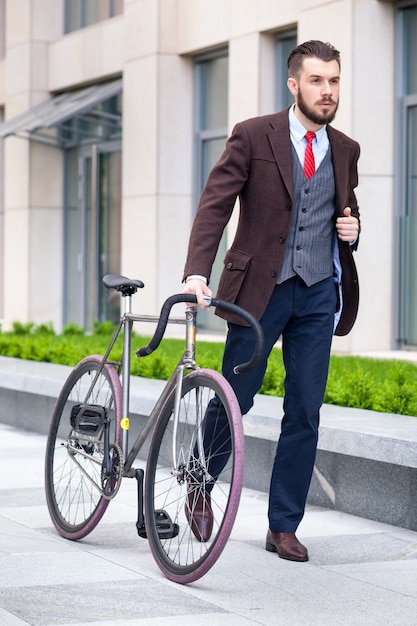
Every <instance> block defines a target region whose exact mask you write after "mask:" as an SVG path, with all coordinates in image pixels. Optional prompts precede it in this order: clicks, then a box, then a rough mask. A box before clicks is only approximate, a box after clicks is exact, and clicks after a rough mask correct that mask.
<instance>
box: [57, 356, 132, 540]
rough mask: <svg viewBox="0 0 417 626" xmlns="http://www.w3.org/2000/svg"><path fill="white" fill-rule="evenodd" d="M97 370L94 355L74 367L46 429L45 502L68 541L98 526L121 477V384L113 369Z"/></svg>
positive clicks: (99, 359) (99, 361)
mask: <svg viewBox="0 0 417 626" xmlns="http://www.w3.org/2000/svg"><path fill="white" fill-rule="evenodd" d="M101 367H102V357H100V356H95V355H93V356H89V357H87V358H85V359H83V360H82V361H80V362H79V363H78V365H76V366H75V368H74V369H73V371H72V372H71V374H70V375H69V377H68V379H67V380H66V382H65V384H64V386H63V388H62V391H61V393H60V395H59V397H58V399H57V401H56V404H55V408H54V411H53V414H52V418H51V423H50V427H49V433H48V439H47V445H46V458H45V489H46V500H47V504H48V509H49V513H50V516H51V519H52V522H53V524H54V526H55V527H56V529H57V530H58V532H59V534H60V535H61V536H62V537H65V538H67V539H73V540H77V539H81V538H82V537H85V536H86V535H88V533H90V532H91V531H92V530H93V529H94V528H95V527H96V526H97V524H98V523H99V521H100V520H101V518H102V517H103V514H104V512H105V510H106V508H107V506H108V504H109V501H110V499H111V498H112V497H114V495H115V493H116V492H117V490H118V488H119V486H120V482H121V479H122V476H123V459H122V453H121V450H120V447H119V446H120V417H121V412H122V409H121V406H122V391H121V386H120V381H119V377H118V375H117V373H116V370H115V369H114V367H112V366H111V365H105V366H104V367H103V368H102V369H101ZM100 369H101V371H100Z"/></svg>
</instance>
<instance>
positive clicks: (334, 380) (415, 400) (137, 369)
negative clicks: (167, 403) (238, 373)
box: [0, 322, 417, 416]
mask: <svg viewBox="0 0 417 626" xmlns="http://www.w3.org/2000/svg"><path fill="white" fill-rule="evenodd" d="M112 330H113V326H112V324H110V323H108V322H106V323H104V324H100V325H99V324H97V325H96V326H95V329H94V332H93V333H91V334H87V333H85V332H84V330H83V329H80V328H78V327H77V326H75V325H74V324H70V325H68V326H67V327H66V328H65V329H64V331H63V333H62V334H60V335H57V334H56V333H55V332H54V330H53V328H52V327H51V326H50V325H45V324H43V325H41V326H35V325H34V324H20V323H18V322H16V323H14V324H13V329H12V331H10V332H3V331H1V329H0V355H2V356H9V357H15V358H19V359H28V360H34V361H46V362H51V363H58V364H64V365H70V366H73V365H75V364H76V363H77V362H78V361H79V360H80V359H82V358H83V357H84V356H86V355H88V354H103V353H104V351H105V349H106V347H107V345H108V343H109V341H110V336H111V334H112ZM148 341H149V338H148V337H143V336H139V335H134V339H133V345H134V350H137V348H139V347H142V346H145V345H147V343H148ZM183 347H184V341H183V340H180V339H164V340H163V341H162V343H161V346H160V348H159V349H158V350H157V351H156V352H154V353H153V354H151V355H150V356H148V357H146V358H142V359H137V358H135V357H134V358H133V359H132V373H133V374H134V375H136V376H143V377H145V378H157V379H162V380H165V379H167V378H168V376H169V375H170V373H171V372H172V371H173V369H174V367H175V366H176V364H177V362H178V360H179V358H180V356H181V354H182V350H183ZM121 350H122V347H121V342H120V341H119V342H118V343H117V344H116V346H115V348H114V350H113V353H112V358H114V359H118V358H120V354H121ZM197 351H198V352H197V360H198V363H199V365H200V366H201V367H208V368H211V369H215V370H217V371H220V368H221V360H222V354H223V344H222V343H215V342H208V341H203V340H199V341H198V346H197ZM284 376H285V372H284V367H283V364H282V355H281V350H279V349H278V348H276V349H274V350H273V352H272V354H271V357H270V359H269V363H268V370H267V372H266V375H265V378H264V382H263V385H262V388H261V390H260V393H263V394H267V395H271V396H282V395H283V393H284ZM416 389H417V365H415V364H414V363H409V362H404V361H396V360H383V359H369V358H363V357H354V356H333V355H332V357H331V359H330V369H329V378H328V383H327V388H326V393H325V398H324V402H325V403H327V404H335V405H339V406H347V407H354V408H360V409H371V410H373V411H381V412H385V413H398V414H402V415H412V416H417V397H416V393H415V390H416Z"/></svg>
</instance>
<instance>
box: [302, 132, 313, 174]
mask: <svg viewBox="0 0 417 626" xmlns="http://www.w3.org/2000/svg"><path fill="white" fill-rule="evenodd" d="M315 136H316V133H312V132H311V131H307V132H306V134H305V135H304V137H305V138H306V139H307V145H306V151H305V155H304V174H305V175H306V177H307V178H308V179H309V178H311V177H312V176H313V174H314V172H315V171H316V166H315V164H314V154H313V139H314V137H315Z"/></svg>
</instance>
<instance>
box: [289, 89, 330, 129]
mask: <svg viewBox="0 0 417 626" xmlns="http://www.w3.org/2000/svg"><path fill="white" fill-rule="evenodd" d="M296 102H297V106H298V108H299V109H300V111H301V113H302V114H303V115H304V116H305V117H306V118H307V119H309V120H310V122H313V124H318V125H319V126H323V125H324V124H330V122H333V120H334V118H335V116H336V111H337V108H338V106H339V102H336V103H335V104H336V107H335V108H334V109H332V110H330V109H329V110H324V111H323V112H322V113H317V112H316V111H315V110H314V109H311V108H310V107H309V106H308V104H307V103H306V101H305V100H304V98H303V94H302V93H301V90H300V89H298V94H297V96H296ZM322 102H331V103H334V100H332V99H331V98H323V100H322Z"/></svg>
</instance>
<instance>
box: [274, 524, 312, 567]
mask: <svg viewBox="0 0 417 626" xmlns="http://www.w3.org/2000/svg"><path fill="white" fill-rule="evenodd" d="M265 548H266V550H267V551H268V552H277V553H278V556H279V557H280V558H281V559H287V560H288V561H308V552H307V548H306V547H305V546H303V544H302V543H300V542H299V541H298V539H297V537H296V536H295V534H294V533H274V532H272V530H268V534H267V536H266V545H265Z"/></svg>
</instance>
